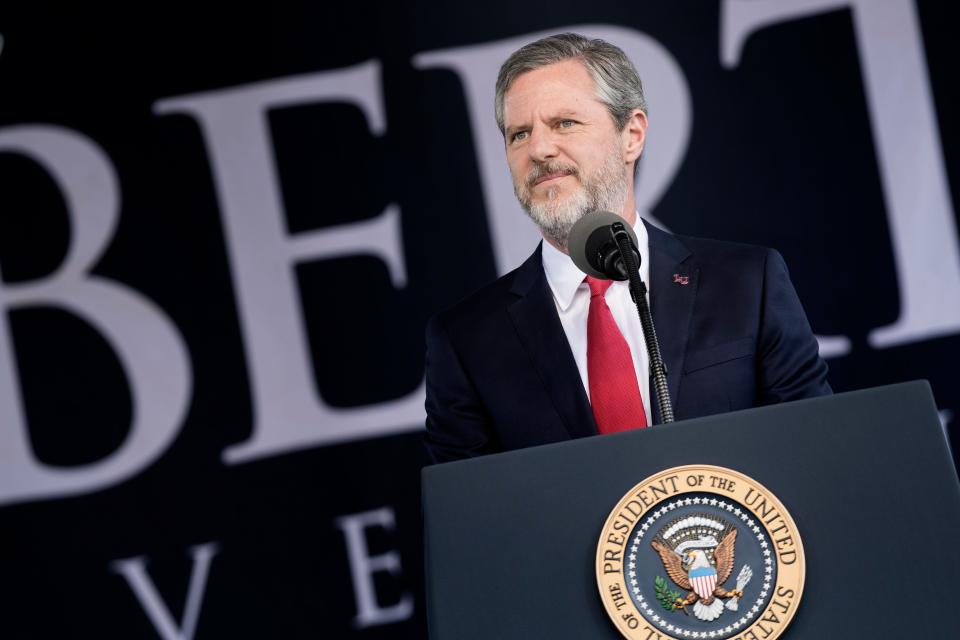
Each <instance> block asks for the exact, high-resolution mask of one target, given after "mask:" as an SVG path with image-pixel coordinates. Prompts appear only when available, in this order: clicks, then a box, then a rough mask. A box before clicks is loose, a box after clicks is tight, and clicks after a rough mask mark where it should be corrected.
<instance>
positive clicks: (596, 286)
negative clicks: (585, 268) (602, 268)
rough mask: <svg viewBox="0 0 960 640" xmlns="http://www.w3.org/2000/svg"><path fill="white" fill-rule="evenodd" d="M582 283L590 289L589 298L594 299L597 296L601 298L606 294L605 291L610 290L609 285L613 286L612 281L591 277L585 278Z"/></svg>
mask: <svg viewBox="0 0 960 640" xmlns="http://www.w3.org/2000/svg"><path fill="white" fill-rule="evenodd" d="M584 281H585V282H586V283H587V286H589V287H590V297H591V298H595V297H597V296H600V297H603V296H604V295H606V293H607V289H609V288H610V285H612V284H613V280H601V279H600V278H594V277H593V276H587V277H586V278H584Z"/></svg>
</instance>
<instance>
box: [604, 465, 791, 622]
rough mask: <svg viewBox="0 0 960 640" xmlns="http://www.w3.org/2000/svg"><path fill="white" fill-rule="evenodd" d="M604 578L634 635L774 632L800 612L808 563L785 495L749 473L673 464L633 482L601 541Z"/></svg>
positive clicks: (617, 616) (618, 615)
mask: <svg viewBox="0 0 960 640" xmlns="http://www.w3.org/2000/svg"><path fill="white" fill-rule="evenodd" d="M596 568H597V585H598V587H599V588H600V598H601V599H602V600H603V604H604V607H605V608H606V610H607V614H608V615H609V616H610V619H611V620H612V621H613V623H614V625H616V627H617V628H618V629H619V630H620V632H621V633H622V634H623V636H624V637H626V638H632V639H642V640H671V639H673V640H689V639H690V638H704V639H708V640H726V639H731V638H732V639H734V640H758V639H760V638H763V639H764V640H774V639H775V638H777V637H779V636H780V634H782V633H783V631H784V629H786V628H787V625H788V624H790V621H791V620H792V619H793V616H794V614H795V613H796V610H797V606H798V605H799V604H800V596H801V594H802V592H803V581H804V574H805V563H804V556H803V544H802V543H801V541H800V534H799V533H798V532H797V527H796V525H795V524H794V522H793V519H792V518H791V517H790V514H789V513H787V510H786V509H785V508H784V506H783V505H782V504H780V501H779V500H777V498H776V497H775V496H774V495H773V494H771V493H770V492H769V491H768V490H767V489H766V488H765V487H763V485H761V484H760V483H758V482H756V481H755V480H752V479H751V478H748V477H747V476H745V475H743V474H742V473H738V472H736V471H732V470H730V469H724V468H723V467H714V466H710V465H689V466H684V467H675V468H673V469H667V470H666V471H662V472H660V473H658V474H656V475H654V476H651V477H649V478H647V479H646V480H644V481H643V482H641V483H640V484H638V485H637V486H635V487H634V488H632V489H631V490H630V492H629V493H627V495H625V496H624V497H623V499H621V500H620V502H619V503H618V504H617V506H616V507H615V508H614V509H613V511H612V512H611V513H610V516H609V517H608V518H607V522H606V524H604V526H603V531H602V533H601V535H600V542H599V544H598V545H597V564H596Z"/></svg>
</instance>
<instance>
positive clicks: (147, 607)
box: [111, 542, 220, 640]
mask: <svg viewBox="0 0 960 640" xmlns="http://www.w3.org/2000/svg"><path fill="white" fill-rule="evenodd" d="M219 550H220V549H219V547H218V545H217V544H216V543H215V542H208V543H207V544H202V545H198V546H196V547H191V548H190V557H191V558H192V559H193V564H192V569H191V571H190V584H189V586H188V587H187V602H186V605H185V606H184V608H183V620H182V621H181V622H180V626H179V627H178V626H177V624H176V622H175V621H174V618H173V615H172V614H171V613H170V608H169V607H168V606H167V605H166V604H165V603H164V601H163V598H162V597H160V593H159V592H158V591H157V587H156V586H155V585H154V584H153V581H152V580H151V579H150V574H148V573H147V560H146V558H144V557H143V556H138V557H136V558H127V559H126V560H117V561H116V562H113V563H111V568H112V569H113V571H114V573H118V574H120V575H122V576H123V577H124V578H125V579H126V581H127V584H129V585H130V588H131V589H132V590H133V595H134V596H135V597H136V598H137V601H138V602H139V603H140V606H142V607H143V610H144V611H146V612H147V616H148V617H149V618H150V622H151V623H152V624H153V627H154V629H156V630H157V634H158V635H159V636H160V637H161V638H163V640H192V638H193V634H194V633H195V632H196V630H197V620H199V619H200V605H202V604H203V594H204V591H205V590H206V585H207V576H208V575H209V573H210V564H211V563H212V562H213V556H215V555H217V552H218V551H219Z"/></svg>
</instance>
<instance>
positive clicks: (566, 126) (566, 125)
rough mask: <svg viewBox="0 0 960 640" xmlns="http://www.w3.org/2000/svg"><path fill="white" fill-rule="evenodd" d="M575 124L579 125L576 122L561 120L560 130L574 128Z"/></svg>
mask: <svg viewBox="0 0 960 640" xmlns="http://www.w3.org/2000/svg"><path fill="white" fill-rule="evenodd" d="M575 124H577V123H576V122H575V121H574V120H561V121H560V128H561V129H569V128H570V127H572V126H573V125H575Z"/></svg>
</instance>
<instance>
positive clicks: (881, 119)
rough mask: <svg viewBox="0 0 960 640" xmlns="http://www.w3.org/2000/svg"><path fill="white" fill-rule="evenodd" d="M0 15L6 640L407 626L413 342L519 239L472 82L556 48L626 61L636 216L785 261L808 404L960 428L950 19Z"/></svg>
mask: <svg viewBox="0 0 960 640" xmlns="http://www.w3.org/2000/svg"><path fill="white" fill-rule="evenodd" d="M11 4H12V3H6V4H5V5H4V6H3V7H0V37H2V41H0V47H2V48H0V614H2V615H0V637H2V638H66V637H78V638H94V637H95V638H157V637H159V638H163V639H164V640H174V639H183V640H186V639H189V638H226V637H264V638H354V637H356V638H424V637H425V636H426V616H425V610H424V600H423V587H424V585H423V570H422V562H423V552H422V536H421V524H420V522H421V512H420V502H419V472H420V468H421V467H422V465H423V464H424V461H425V456H424V453H423V449H422V444H421V438H422V434H421V432H422V425H423V417H424V413H423V386H422V384H423V369H424V361H423V360H424V358H423V352H424V345H423V328H424V324H425V322H426V320H427V318H429V317H430V315H432V314H433V313H435V312H436V311H438V310H440V309H441V308H444V307H445V306H448V305H450V304H452V303H454V302H455V301H457V300H458V299H460V298H462V297H463V296H465V295H467V294H468V293H470V292H471V291H472V290H474V289H475V288H477V287H479V286H481V285H482V284H485V283H487V282H489V281H491V280H492V279H494V278H495V277H496V276H497V275H499V274H502V273H505V272H507V271H509V270H510V269H512V268H513V267H515V266H517V265H519V264H520V262H522V260H523V259H524V258H525V257H526V256H527V255H529V253H530V252H531V251H532V250H533V249H534V248H535V246H536V242H537V234H536V232H535V230H534V229H533V226H532V224H531V223H529V222H528V221H527V219H526V217H525V216H524V215H523V213H522V212H521V211H520V209H519V206H518V205H517V204H516V203H515V200H514V197H513V193H512V190H511V187H510V182H509V175H508V172H507V169H506V164H505V161H504V159H503V147H502V144H503V143H502V139H501V137H500V134H499V131H498V130H497V129H496V125H495V123H494V119H493V109H492V101H493V83H494V79H495V77H496V72H497V69H498V67H499V65H500V64H501V63H502V62H503V60H504V59H505V58H506V57H507V56H508V55H509V53H511V52H512V51H513V50H515V49H516V48H518V47H519V46H521V45H522V44H524V43H526V42H529V41H531V40H534V39H536V38H537V37H540V36H541V35H546V34H549V33H556V32H562V31H571V30H573V31H579V32H582V33H585V34H588V35H593V36H598V37H603V38H605V39H608V40H610V41H612V42H614V43H615V44H617V45H619V46H621V47H622V48H623V49H624V50H625V51H627V53H628V54H629V55H630V57H631V58H632V59H633V60H634V62H635V64H636V66H637V67H638V69H639V71H640V75H641V77H642V78H643V80H644V84H645V88H646V90H647V95H648V100H649V103H650V130H649V138H648V145H647V149H646V151H645V153H644V157H643V159H642V162H641V168H640V173H639V176H638V184H637V187H638V193H639V196H638V206H639V207H640V210H641V213H642V215H644V216H646V217H648V218H649V219H651V220H653V221H654V222H655V223H656V224H658V225H659V226H661V227H664V228H666V229H669V230H671V231H674V232H677V233H682V234H688V235H697V236H706V237H712V238H720V239H726V240H732V241H738V242H747V243H754V244H762V245H766V246H772V247H775V248H776V249H778V250H779V251H780V252H781V253H782V254H783V255H784V256H785V258H786V260H787V264H788V265H789V266H790V269H791V275H792V278H793V281H794V283H795V285H796V287H797V289H798V291H799V293H800V297H801V299H802V300H803V302H804V305H805V307H806V309H807V313H808V315H809V318H810V321H811V324H812V325H813V328H814V331H815V332H816V333H817V334H818V337H819V339H820V343H821V351H822V353H823V355H824V356H825V357H826V358H827V359H828V363H829V365H830V382H831V384H832V385H833V388H834V389H835V390H836V391H847V390H852V389H859V388H864V387H871V386H876V385H881V384H887V383H893V382H899V381H903V380H910V379H916V378H925V379H928V380H929V381H930V383H931V385H932V387H933V390H934V394H935V396H936V399H937V403H938V407H939V409H940V410H941V419H942V423H943V425H944V430H945V433H946V434H947V435H948V436H949V435H953V436H954V438H955V439H956V438H958V436H957V433H958V427H957V420H956V418H955V412H956V411H957V410H958V409H960V388H958V384H957V382H958V375H957V372H956V365H954V362H957V361H958V360H960V237H958V234H957V213H956V207H955V205H954V203H955V202H957V190H958V188H960V130H958V126H960V125H958V123H957V121H956V119H955V118H953V117H952V114H954V113H955V112H956V110H957V108H958V107H960V96H958V93H957V88H956V86H957V85H956V77H955V76H956V73H955V71H951V69H954V62H955V60H956V57H955V56H957V55H958V45H957V40H956V37H955V34H954V32H955V28H954V27H955V25H956V15H955V13H954V12H953V10H952V9H951V8H950V7H948V6H947V5H945V4H944V3H938V2H933V1H932V0H930V1H926V0H924V1H919V2H913V1H910V0H882V1H881V0H847V1H840V0H728V1H725V2H717V1H707V0H684V1H676V2H671V3H663V2H630V3H624V2H617V1H613V0H596V1H594V2H591V3H588V5H584V4H583V3H575V2H569V1H562V0H561V1H559V2H551V3H549V4H546V3H530V4H526V5H518V4H516V3H507V2H499V1H497V0H494V1H492V2H485V3H482V5H465V6H454V4H453V3H442V2H428V1H426V0H424V1H420V2H390V3H386V2H384V3H369V2H365V3H356V2H354V3H300V4H280V3H277V4H270V5H267V4H257V5H253V6H252V7H250V8H244V9H241V8H239V5H233V6H229V7H227V6H224V7H213V6H204V5H202V4H197V3H193V4H185V3H184V4H179V5H178V4H172V3H162V4H155V5H150V6H137V7H135V8H134V7H131V6H126V7H125V8H123V9H117V8H106V7H100V8H96V7H92V6H89V5H87V4H78V5H75V6H70V7H53V6H46V5H44V4H42V3H29V6H21V7H16V6H10V5H11ZM21 4H26V3H21ZM656 286H657V283H651V289H652V291H654V295H655V291H656ZM662 330H664V329H661V331H662ZM904 428H905V429H909V428H910V425H904ZM958 442H960V440H958ZM815 462H816V461H811V469H812V471H811V472H815ZM879 471H880V472H885V471H890V472H898V473H909V470H904V469H900V470H879ZM465 506H466V507H467V508H468V507H469V505H465ZM464 543H465V544H469V541H464ZM450 570H451V571H456V570H457V568H456V567H455V566H453V567H450Z"/></svg>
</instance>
